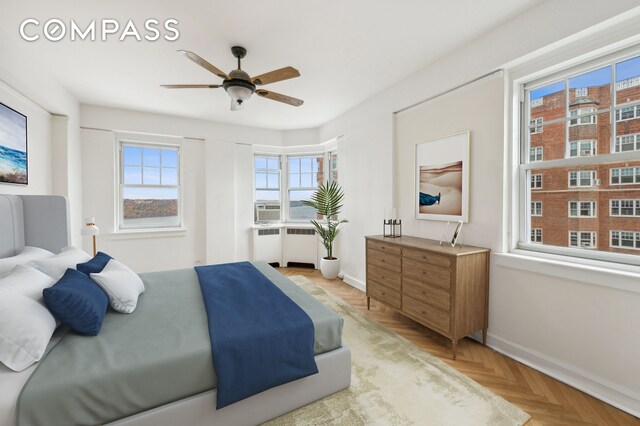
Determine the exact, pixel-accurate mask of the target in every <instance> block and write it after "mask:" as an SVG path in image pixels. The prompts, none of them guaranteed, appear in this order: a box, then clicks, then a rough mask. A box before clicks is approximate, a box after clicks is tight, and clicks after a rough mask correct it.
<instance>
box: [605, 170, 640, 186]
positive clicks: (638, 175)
mask: <svg viewBox="0 0 640 426" xmlns="http://www.w3.org/2000/svg"><path fill="white" fill-rule="evenodd" d="M629 169H631V176H633V182H622V171H623V170H629ZM609 171H610V173H609V184H610V185H638V184H640V166H630V167H616V168H612V169H609ZM614 171H618V179H619V182H617V183H614V182H613V177H614V176H613V175H614V174H615V173H614Z"/></svg>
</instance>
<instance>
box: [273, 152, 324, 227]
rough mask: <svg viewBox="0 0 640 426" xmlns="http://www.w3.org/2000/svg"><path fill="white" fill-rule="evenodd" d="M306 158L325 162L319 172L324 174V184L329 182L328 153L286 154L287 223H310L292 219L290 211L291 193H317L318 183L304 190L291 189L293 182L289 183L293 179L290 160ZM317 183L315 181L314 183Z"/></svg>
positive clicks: (285, 194) (284, 161) (284, 198)
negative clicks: (320, 159) (320, 158)
mask: <svg viewBox="0 0 640 426" xmlns="http://www.w3.org/2000/svg"><path fill="white" fill-rule="evenodd" d="M304 157H312V158H318V157H322V158H323V161H322V170H318V173H322V182H323V183H325V182H326V181H327V153H326V152H310V153H304V154H286V155H284V157H283V168H284V169H285V171H286V175H285V176H286V178H285V179H286V183H287V185H286V188H285V191H284V192H285V193H284V197H283V200H284V203H285V206H286V207H285V209H284V210H285V214H286V216H284V217H286V222H290V223H307V222H309V219H291V216H290V214H291V209H290V204H289V199H290V196H289V195H290V192H291V191H315V190H316V189H317V188H318V184H317V182H316V185H315V186H312V187H304V188H302V187H301V188H291V182H290V181H289V179H290V178H291V173H290V172H289V159H291V158H304ZM314 182H315V181H314Z"/></svg>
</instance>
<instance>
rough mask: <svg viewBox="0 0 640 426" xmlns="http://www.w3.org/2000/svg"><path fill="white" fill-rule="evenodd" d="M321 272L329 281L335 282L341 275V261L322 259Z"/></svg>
mask: <svg viewBox="0 0 640 426" xmlns="http://www.w3.org/2000/svg"><path fill="white" fill-rule="evenodd" d="M320 272H321V273H322V276H323V277H325V278H326V279H328V280H333V279H335V278H337V277H338V274H339V273H340V259H325V258H324V257H323V258H322V259H320Z"/></svg>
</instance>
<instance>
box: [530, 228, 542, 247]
mask: <svg viewBox="0 0 640 426" xmlns="http://www.w3.org/2000/svg"><path fill="white" fill-rule="evenodd" d="M538 237H539V238H540V241H537V239H538ZM530 242H531V244H542V228H531V239H530Z"/></svg>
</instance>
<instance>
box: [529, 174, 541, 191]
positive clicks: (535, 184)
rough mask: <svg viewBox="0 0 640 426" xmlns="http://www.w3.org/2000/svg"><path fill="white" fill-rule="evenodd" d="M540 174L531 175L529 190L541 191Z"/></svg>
mask: <svg viewBox="0 0 640 426" xmlns="http://www.w3.org/2000/svg"><path fill="white" fill-rule="evenodd" d="M542 180H543V179H542V173H536V174H532V175H531V189H542Z"/></svg>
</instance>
